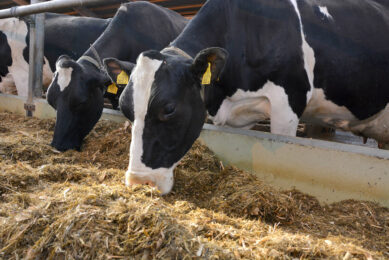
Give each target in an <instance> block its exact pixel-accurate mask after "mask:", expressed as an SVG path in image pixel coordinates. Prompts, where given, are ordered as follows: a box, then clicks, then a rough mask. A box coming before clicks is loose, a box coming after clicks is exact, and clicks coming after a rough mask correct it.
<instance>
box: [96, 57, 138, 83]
mask: <svg viewBox="0 0 389 260" xmlns="http://www.w3.org/2000/svg"><path fill="white" fill-rule="evenodd" d="M103 63H104V66H105V70H106V71H107V73H108V76H109V77H110V78H111V81H112V82H114V83H116V84H122V82H118V81H121V78H123V77H118V76H119V75H121V74H122V73H123V71H124V72H125V74H126V75H127V77H128V76H129V75H130V74H131V71H132V70H133V69H134V67H135V64H134V63H132V62H127V61H120V60H118V59H115V58H106V59H104V60H103ZM125 77H126V76H124V78H125ZM124 82H125V80H124Z"/></svg>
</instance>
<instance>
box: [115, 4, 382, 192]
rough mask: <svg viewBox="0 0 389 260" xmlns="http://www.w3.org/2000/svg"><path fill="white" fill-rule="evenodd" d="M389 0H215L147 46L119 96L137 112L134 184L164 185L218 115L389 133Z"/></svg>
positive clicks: (244, 123) (277, 127)
mask: <svg viewBox="0 0 389 260" xmlns="http://www.w3.org/2000/svg"><path fill="white" fill-rule="evenodd" d="M388 102H389V2H388V1H383V0H344V1H337V0H275V1H268V0H208V1H207V3H206V4H205V5H204V6H203V8H202V9H201V10H200V12H199V13H198V14H197V16H196V17H195V18H194V19H193V20H192V21H191V22H190V23H189V24H188V25H187V27H186V28H185V30H184V31H183V32H182V33H181V34H180V36H179V37H178V38H177V39H176V40H175V41H174V42H173V43H172V44H171V45H170V46H169V47H167V48H166V49H164V50H162V51H161V52H159V51H147V52H144V53H142V54H141V55H140V56H139V57H138V59H137V64H136V67H135V68H134V70H133V71H132V74H131V80H130V82H129V84H128V85H127V87H126V88H125V90H124V92H123V93H122V96H121V98H120V107H121V109H122V111H123V113H124V114H125V115H126V117H128V118H129V119H130V120H131V121H132V122H133V127H132V142H131V146H130V162H129V168H128V171H127V173H126V184H127V185H131V184H133V183H148V184H152V185H156V186H157V187H158V188H159V190H160V191H161V192H162V193H163V194H166V193H168V192H170V190H171V189H172V186H173V169H174V168H175V166H176V165H177V163H178V162H179V160H180V159H181V158H182V157H183V155H184V154H185V153H186V152H187V151H188V149H189V148H190V147H191V145H192V144H193V142H194V141H195V139H196V138H197V137H198V136H199V134H200V131H201V128H202V126H203V123H204V120H205V118H206V113H207V112H208V114H209V116H210V117H211V118H212V119H213V121H214V123H216V124H217V125H227V126H233V127H242V128H244V127H250V126H252V125H253V124H255V123H256V122H257V121H259V120H262V119H266V118H270V119H271V132H272V133H275V134H283V135H291V136H294V135H295V134H296V128H297V125H298V122H299V120H300V119H301V118H304V119H306V120H310V121H314V122H317V123H321V124H324V125H327V126H333V127H338V128H342V129H344V130H349V131H353V132H354V133H357V134H359V135H363V136H366V137H372V138H375V139H377V140H379V141H383V142H389V131H388V127H389V113H388V112H389V111H388V109H386V107H387V104H388Z"/></svg>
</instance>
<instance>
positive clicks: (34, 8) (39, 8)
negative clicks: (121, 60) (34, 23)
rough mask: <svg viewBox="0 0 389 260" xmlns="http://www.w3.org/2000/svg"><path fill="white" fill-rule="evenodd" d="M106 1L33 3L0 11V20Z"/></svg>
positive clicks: (104, 0)
mask: <svg viewBox="0 0 389 260" xmlns="http://www.w3.org/2000/svg"><path fill="white" fill-rule="evenodd" d="M104 2H107V1H106V0H54V1H49V2H43V3H36V2H35V3H33V1H31V5H24V6H17V7H12V8H9V9H4V10H0V19H2V18H9V17H18V16H25V15H30V14H36V13H44V12H54V11H56V10H59V9H64V8H73V7H85V6H88V5H91V4H99V3H100V4H102V3H104Z"/></svg>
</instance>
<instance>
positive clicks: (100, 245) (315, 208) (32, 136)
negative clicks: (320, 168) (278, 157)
mask: <svg viewBox="0 0 389 260" xmlns="http://www.w3.org/2000/svg"><path fill="white" fill-rule="evenodd" d="M53 128H54V120H38V119H27V118H24V117H21V116H16V115H13V114H9V113H0V259H20V258H23V257H24V258H26V259H121V258H128V256H133V257H135V259H152V258H155V259H161V258H165V259H184V258H185V257H187V258H186V259H190V258H194V257H198V259H262V258H278V259H279V258H281V259H295V258H338V259H352V258H354V257H355V258H360V259H387V258H389V209H387V208H383V207H380V206H379V205H376V204H373V203H370V202H361V201H343V202H340V203H335V204H332V205H320V204H319V203H318V201H317V200H316V199H315V198H313V197H311V196H308V195H306V194H303V193H301V192H299V191H296V190H291V191H278V190H277V189H275V188H272V187H270V186H267V185H265V184H263V183H262V182H261V181H260V180H258V179H257V178H256V177H254V176H252V175H250V174H247V173H245V172H242V171H240V170H237V169H235V168H230V167H226V168H225V167H224V166H223V165H222V164H221V163H220V162H219V160H218V159H217V158H215V156H214V155H213V154H212V153H211V152H210V151H208V150H207V148H205V147H203V146H201V145H199V144H196V145H195V146H194V148H192V150H191V151H190V153H189V154H188V155H187V156H186V157H185V159H184V160H183V161H182V162H181V163H180V165H179V167H178V169H177V170H176V172H175V175H176V176H175V178H176V184H175V187H174V190H173V192H172V193H171V194H170V195H168V196H165V197H161V196H159V195H158V192H157V191H155V190H153V189H151V188H149V187H141V186H136V187H133V188H126V187H125V186H124V184H123V179H124V173H125V170H126V168H127V164H128V149H129V142H130V139H131V136H130V129H129V127H127V128H125V127H124V126H123V125H118V124H115V123H110V122H100V123H99V124H98V125H97V127H96V128H95V129H94V131H92V133H91V134H90V135H89V137H88V138H87V140H86V144H85V145H84V147H83V151H82V152H81V153H79V152H74V151H69V152H66V153H63V154H60V153H58V152H57V151H55V150H54V149H52V148H51V147H50V146H49V143H50V141H51V137H52V131H53Z"/></svg>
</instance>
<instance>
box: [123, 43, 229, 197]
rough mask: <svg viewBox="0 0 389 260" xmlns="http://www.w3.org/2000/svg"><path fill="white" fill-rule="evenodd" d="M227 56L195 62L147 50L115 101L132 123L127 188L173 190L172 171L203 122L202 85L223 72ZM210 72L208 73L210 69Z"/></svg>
mask: <svg viewBox="0 0 389 260" xmlns="http://www.w3.org/2000/svg"><path fill="white" fill-rule="evenodd" d="M227 56H228V55H227V52H226V51H225V50H223V49H221V48H209V49H205V50H203V51H201V52H200V53H199V54H198V55H197V56H196V58H195V59H194V60H192V59H190V58H186V57H183V56H180V55H176V54H173V53H171V54H168V53H160V52H158V51H147V52H144V53H142V54H141V55H140V56H139V57H138V60H137V64H136V67H135V68H134V70H133V72H132V74H131V78H130V81H129V84H128V85H127V87H126V88H125V90H124V91H123V93H122V95H121V97H120V100H119V103H120V108H121V110H122V111H123V113H124V115H125V116H126V117H127V118H128V119H129V120H130V121H132V122H133V126H132V141H131V146H130V162H129V168H128V171H127V173H126V185H132V184H149V185H152V186H157V187H158V189H159V190H160V191H161V193H162V194H167V193H169V192H170V191H171V189H172V187H173V181H174V180H173V169H174V168H175V166H176V165H177V164H178V162H179V161H180V160H181V158H182V157H183V156H184V155H185V153H186V152H187V151H188V150H189V149H190V147H191V146H192V144H193V143H194V141H195V140H196V139H197V137H198V136H199V134H200V131H201V129H202V126H203V124H204V121H205V118H206V108H205V104H204V102H203V99H202V97H201V93H200V92H201V88H202V86H201V83H202V78H203V75H204V74H205V73H206V71H209V69H210V71H211V73H212V74H211V75H212V76H211V78H210V79H209V80H210V82H208V83H207V84H212V83H213V82H214V81H216V80H217V79H218V77H219V75H220V73H221V71H222V70H223V67H224V65H225V62H226V59H227ZM208 68H209V69H208Z"/></svg>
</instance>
